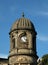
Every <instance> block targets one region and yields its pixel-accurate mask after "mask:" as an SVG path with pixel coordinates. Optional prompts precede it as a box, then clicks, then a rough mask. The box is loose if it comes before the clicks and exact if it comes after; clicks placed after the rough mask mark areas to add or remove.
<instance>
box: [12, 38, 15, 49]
mask: <svg viewBox="0 0 48 65" xmlns="http://www.w3.org/2000/svg"><path fill="white" fill-rule="evenodd" d="M12 44H13V48H15V38H14V39H13V40H12Z"/></svg>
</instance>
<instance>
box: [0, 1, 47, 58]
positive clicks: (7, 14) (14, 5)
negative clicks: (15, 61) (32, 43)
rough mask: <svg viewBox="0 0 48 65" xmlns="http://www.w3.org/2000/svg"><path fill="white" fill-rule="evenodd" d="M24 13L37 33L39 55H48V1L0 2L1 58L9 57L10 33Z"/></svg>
mask: <svg viewBox="0 0 48 65" xmlns="http://www.w3.org/2000/svg"><path fill="white" fill-rule="evenodd" d="M22 12H24V14H25V17H26V18H28V19H30V20H31V21H32V22H33V24H34V26H35V29H36V31H37V41H36V45H37V55H38V56H39V57H42V56H43V55H44V54H47V53H48V0H0V57H6V56H8V55H9V48H10V39H9V32H10V28H11V26H12V24H13V23H14V21H15V20H16V19H19V18H20V17H21V15H22Z"/></svg>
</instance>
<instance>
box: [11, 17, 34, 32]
mask: <svg viewBox="0 0 48 65" xmlns="http://www.w3.org/2000/svg"><path fill="white" fill-rule="evenodd" d="M14 29H32V30H34V25H33V23H32V22H31V21H30V20H29V19H26V18H24V17H22V18H20V19H18V20H17V21H15V23H14V24H13V25H12V28H11V31H13V30H14Z"/></svg>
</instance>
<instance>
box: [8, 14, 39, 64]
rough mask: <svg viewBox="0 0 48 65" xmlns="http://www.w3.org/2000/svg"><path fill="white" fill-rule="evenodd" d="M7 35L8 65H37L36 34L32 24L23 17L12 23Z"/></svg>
mask: <svg viewBox="0 0 48 65" xmlns="http://www.w3.org/2000/svg"><path fill="white" fill-rule="evenodd" d="M9 35H10V54H9V65H37V58H38V56H37V53H36V35H37V33H36V31H35V28H34V25H33V23H32V22H31V21H30V20H29V19H26V18H25V17H24V15H23V16H22V17H21V18H19V19H18V20H16V21H15V22H14V24H13V25H12V27H11V29H10V33H9Z"/></svg>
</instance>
